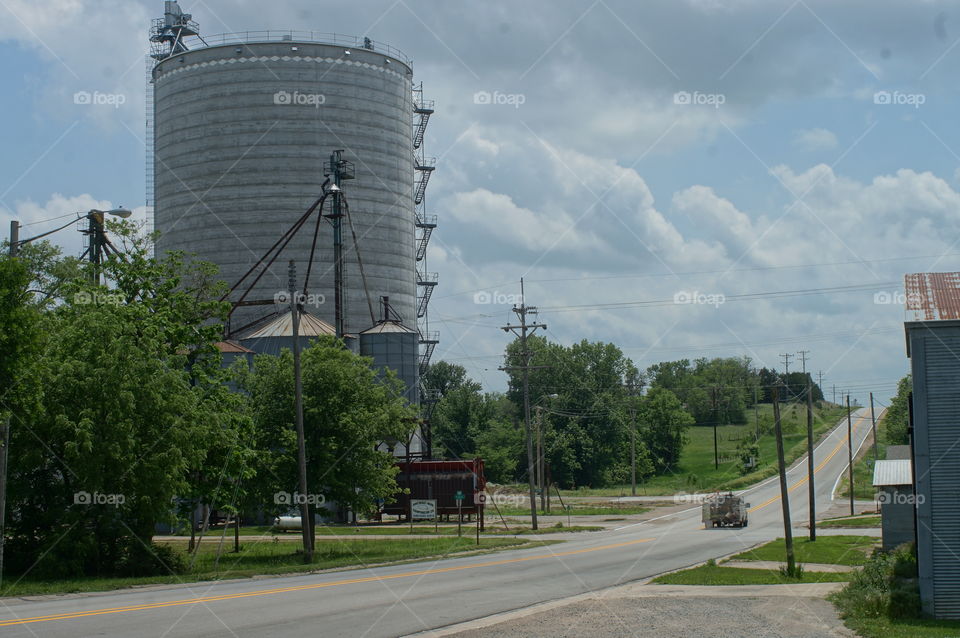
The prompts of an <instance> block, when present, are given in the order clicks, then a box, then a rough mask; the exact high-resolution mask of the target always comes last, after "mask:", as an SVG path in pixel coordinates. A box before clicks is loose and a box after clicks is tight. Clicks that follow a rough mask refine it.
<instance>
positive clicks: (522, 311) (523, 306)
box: [500, 279, 547, 529]
mask: <svg viewBox="0 0 960 638" xmlns="http://www.w3.org/2000/svg"><path fill="white" fill-rule="evenodd" d="M513 311H514V312H515V313H516V315H517V317H519V318H520V325H519V326H514V325H510V324H508V325H506V326H503V328H502V330H503V331H504V332H512V333H513V334H514V335H516V336H517V337H518V338H519V339H520V357H521V359H522V361H523V364H522V365H519V366H510V367H503V368H500V369H501V370H521V371H522V372H523V424H524V429H525V430H526V433H527V479H528V483H529V484H530V527H531V528H532V529H537V491H536V488H535V487H534V475H535V471H534V463H533V436H532V434H531V432H530V370H531V369H533V366H531V365H530V357H531V356H533V353H532V352H530V351H529V350H528V349H527V337H528V336H529V335H531V334H533V333H534V332H536V331H537V329H539V328H543V329H544V330H546V328H547V326H546V324H542V323H527V315H528V314H529V315H536V314H537V309H536V307H535V306H528V305H527V300H526V298H525V297H524V290H523V279H520V305H519V306H516V305H514V307H513ZM536 367H545V366H536Z"/></svg>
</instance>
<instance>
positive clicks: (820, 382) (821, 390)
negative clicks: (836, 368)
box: [817, 370, 823, 396]
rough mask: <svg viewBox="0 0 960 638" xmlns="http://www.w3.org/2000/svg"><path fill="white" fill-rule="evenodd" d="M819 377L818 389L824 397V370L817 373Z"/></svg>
mask: <svg viewBox="0 0 960 638" xmlns="http://www.w3.org/2000/svg"><path fill="white" fill-rule="evenodd" d="M817 377H818V378H819V380H818V381H817V387H818V388H820V394H821V396H822V395H823V370H819V371H817Z"/></svg>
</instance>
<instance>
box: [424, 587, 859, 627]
mask: <svg viewBox="0 0 960 638" xmlns="http://www.w3.org/2000/svg"><path fill="white" fill-rule="evenodd" d="M840 586H842V585H841V584H835V583H829V584H827V583H824V584H816V585H763V586H745V587H689V586H666V585H627V586H624V587H618V588H615V589H610V590H607V591H605V592H600V593H596V594H585V595H582V596H576V597H574V598H572V599H567V601H555V602H552V603H546V604H544V605H537V606H535V607H532V608H529V609H526V610H520V611H517V612H511V613H509V614H503V615H501V616H494V617H491V618H487V619H481V620H478V621H474V622H471V623H464V624H462V625H458V626H455V627H449V628H447V629H443V630H439V631H433V632H425V633H424V635H431V636H457V637H458V638H481V637H484V638H485V637H487V636H498V637H503V638H533V637H542V636H550V637H551V638H605V637H607V636H610V637H614V636H616V637H621V636H637V637H640V636H656V638H674V637H676V638H689V637H690V636H709V637H710V638H758V637H761V636H762V637H763V638H835V637H844V638H849V637H853V636H855V634H854V633H853V632H851V631H850V630H849V629H846V628H845V627H844V626H843V623H842V621H841V620H840V619H839V617H838V616H837V613H836V611H835V610H834V607H833V605H831V604H830V603H829V602H827V601H826V600H823V598H822V596H824V595H826V594H827V593H829V592H830V591H835V590H836V589H837V588H839V587H840Z"/></svg>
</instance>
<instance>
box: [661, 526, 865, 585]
mask: <svg viewBox="0 0 960 638" xmlns="http://www.w3.org/2000/svg"><path fill="white" fill-rule="evenodd" d="M876 543H877V539H875V538H872V537H870V536H822V537H820V538H818V539H817V540H816V541H814V542H810V541H808V540H796V541H795V542H794V546H793V549H794V556H795V557H796V561H797V564H800V565H802V564H803V563H825V564H830V565H863V564H864V563H866V562H867V554H868V552H869V551H870V550H872V549H873V547H874V546H875V545H876ZM729 560H737V561H751V560H763V561H774V562H779V563H781V564H784V565H785V564H786V562H787V551H786V546H785V544H784V540H783V539H782V538H779V539H777V540H775V541H772V542H770V543H767V544H765V545H761V546H760V547H755V548H754V549H751V550H748V551H746V552H743V553H742V554H737V555H736V556H733V557H731V558H730V559H729ZM851 578H852V575H851V573H831V572H808V571H805V572H803V574H802V576H801V578H790V577H787V576H784V575H783V574H781V573H780V572H779V570H776V569H743V568H740V567H724V566H723V564H720V565H716V564H712V563H707V564H706V565H701V566H700V567H694V568H692V569H685V570H683V571H680V572H674V573H672V574H664V575H663V576H659V577H657V578H655V579H654V581H653V582H655V583H660V584H664V585H783V584H794V583H836V582H845V581H848V580H850V579H851Z"/></svg>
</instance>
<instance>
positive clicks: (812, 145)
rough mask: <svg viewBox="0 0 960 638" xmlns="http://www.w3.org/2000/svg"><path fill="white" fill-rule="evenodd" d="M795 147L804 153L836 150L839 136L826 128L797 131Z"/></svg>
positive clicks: (794, 140) (794, 139)
mask: <svg viewBox="0 0 960 638" xmlns="http://www.w3.org/2000/svg"><path fill="white" fill-rule="evenodd" d="M793 143H794V145H795V146H797V147H798V148H800V149H801V150H804V151H826V150H830V149H832V148H836V147H837V144H838V141H837V136H836V135H835V134H834V133H833V132H832V131H828V130H827V129H825V128H812V129H806V130H802V131H797V132H796V134H795V135H794V138H793Z"/></svg>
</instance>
